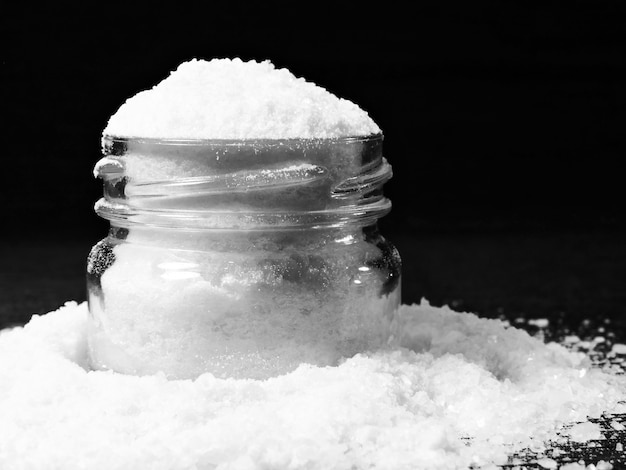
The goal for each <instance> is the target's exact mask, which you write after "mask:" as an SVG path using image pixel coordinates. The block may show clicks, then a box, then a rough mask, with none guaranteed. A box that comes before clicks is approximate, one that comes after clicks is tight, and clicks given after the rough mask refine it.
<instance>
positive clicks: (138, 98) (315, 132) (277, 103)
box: [104, 59, 380, 139]
mask: <svg viewBox="0 0 626 470" xmlns="http://www.w3.org/2000/svg"><path fill="white" fill-rule="evenodd" d="M379 132H380V129H379V127H378V126H377V125H376V124H375V123H374V121H372V119H371V118H370V117H369V116H368V115H367V113H366V112H365V111H363V110H362V109H361V108H359V107H358V106H357V105H356V104H354V103H352V102H351V101H348V100H345V99H341V98H338V97H336V96H335V95H333V94H332V93H330V92H328V91H327V90H325V89H323V88H321V87H319V86H317V85H315V84H314V83H310V82H307V81H305V80H304V79H302V78H296V77H295V76H294V75H293V74H292V73H291V72H289V71H288V70H287V69H277V68H275V67H274V65H273V64H272V63H270V62H269V61H264V62H255V61H249V62H244V61H242V60H240V59H233V60H230V59H213V60H211V61H204V60H196V59H194V60H191V61H189V62H185V63H183V64H181V65H180V66H179V67H178V68H177V69H176V70H175V71H174V72H172V73H171V75H170V76H169V77H168V78H166V79H165V80H163V81H162V82H161V83H159V84H158V85H156V86H155V87H153V88H152V89H150V90H146V91H143V92H141V93H138V94H137V95H135V96H133V97H132V98H130V99H128V100H127V101H126V103H124V104H123V105H122V106H121V107H120V109H119V110H118V111H117V112H116V113H115V114H114V115H113V116H111V118H110V120H109V123H108V125H107V127H106V128H105V129H104V134H107V135H113V136H118V137H150V138H160V139H168V138H169V139H287V138H337V137H348V136H365V135H370V134H377V133H379Z"/></svg>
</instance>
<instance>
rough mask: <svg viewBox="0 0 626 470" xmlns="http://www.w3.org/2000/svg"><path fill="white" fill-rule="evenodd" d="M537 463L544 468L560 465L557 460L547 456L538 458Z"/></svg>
mask: <svg viewBox="0 0 626 470" xmlns="http://www.w3.org/2000/svg"><path fill="white" fill-rule="evenodd" d="M537 465H539V466H540V467H542V468H557V466H558V465H557V463H556V460H553V459H550V458H547V457H546V458H543V459H539V460H537Z"/></svg>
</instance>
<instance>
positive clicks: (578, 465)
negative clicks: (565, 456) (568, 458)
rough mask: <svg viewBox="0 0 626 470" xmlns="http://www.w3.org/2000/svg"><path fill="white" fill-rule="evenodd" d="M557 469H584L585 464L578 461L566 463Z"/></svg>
mask: <svg viewBox="0 0 626 470" xmlns="http://www.w3.org/2000/svg"><path fill="white" fill-rule="evenodd" d="M559 470H585V464H584V463H582V464H581V463H578V462H572V463H566V464H564V465H561V466H560V467H559Z"/></svg>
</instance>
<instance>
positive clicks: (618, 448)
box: [615, 442, 624, 452]
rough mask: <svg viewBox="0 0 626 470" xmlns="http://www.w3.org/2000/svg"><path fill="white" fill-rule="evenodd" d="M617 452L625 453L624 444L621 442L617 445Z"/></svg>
mask: <svg viewBox="0 0 626 470" xmlns="http://www.w3.org/2000/svg"><path fill="white" fill-rule="evenodd" d="M615 450H616V451H617V452H623V451H624V444H622V443H621V442H618V443H617V444H615Z"/></svg>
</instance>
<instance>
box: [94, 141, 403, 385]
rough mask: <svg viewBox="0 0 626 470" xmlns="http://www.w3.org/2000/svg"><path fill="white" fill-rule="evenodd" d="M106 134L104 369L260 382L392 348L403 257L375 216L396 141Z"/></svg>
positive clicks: (97, 303) (97, 264) (100, 248)
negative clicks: (385, 151)
mask: <svg viewBox="0 0 626 470" xmlns="http://www.w3.org/2000/svg"><path fill="white" fill-rule="evenodd" d="M104 144H105V145H104V154H105V157H104V158H103V159H102V160H101V161H100V162H99V163H98V164H97V165H96V171H95V172H96V175H97V176H99V177H101V178H102V179H103V181H104V198H102V199H101V200H100V201H98V203H96V212H98V214H99V215H100V216H101V217H104V218H105V219H108V220H109V221H110V223H111V230H110V233H109V236H108V237H107V238H106V239H104V240H102V241H101V242H100V243H98V244H97V245H96V246H95V247H94V248H93V250H92V252H91V254H90V256H89V262H88V269H87V271H88V272H87V280H88V292H89V311H90V317H89V326H88V344H89V352H90V358H91V363H92V367H93V368H96V369H112V370H115V371H118V372H123V373H129V374H136V375H141V374H152V373H156V372H159V371H162V372H164V373H165V374H166V375H167V376H168V377H171V378H194V377H197V376H198V375H200V374H202V373H205V372H209V373H212V374H214V375H215V376H218V377H236V378H259V379H260V378H267V377H271V376H276V375H279V374H282V373H286V372H289V371H291V370H293V369H295V368H296V367H297V366H298V365H299V364H301V363H310V364H315V365H320V366H324V365H333V364H336V363H337V362H338V361H339V360H340V359H341V358H342V357H349V356H352V355H354V354H355V353H358V352H363V351H366V350H369V349H374V348H377V347H380V346H381V345H383V344H385V343H386V341H387V340H388V338H389V335H390V327H391V325H392V323H393V320H394V311H395V309H396V307H397V306H398V304H399V302H400V258H399V256H398V253H397V251H396V250H395V248H394V247H393V246H392V245H390V244H389V243H388V242H387V241H386V240H385V239H384V238H382V237H381V236H380V234H379V233H378V229H377V226H376V222H377V220H378V219H379V218H380V217H382V216H383V215H385V214H386V213H387V212H388V211H389V210H390V203H389V201H388V200H387V199H386V198H385V197H384V196H383V193H382V185H383V183H384V182H385V181H387V180H388V179H389V178H390V177H391V167H390V166H389V164H388V163H387V162H386V160H385V159H384V158H383V156H382V136H380V135H379V136H369V137H362V138H361V137H359V138H345V139H339V140H324V139H322V140H299V139H296V140H263V141H161V140H154V139H152V140H151V139H147V140H146V139H119V138H109V139H106V138H105V140H104Z"/></svg>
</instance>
